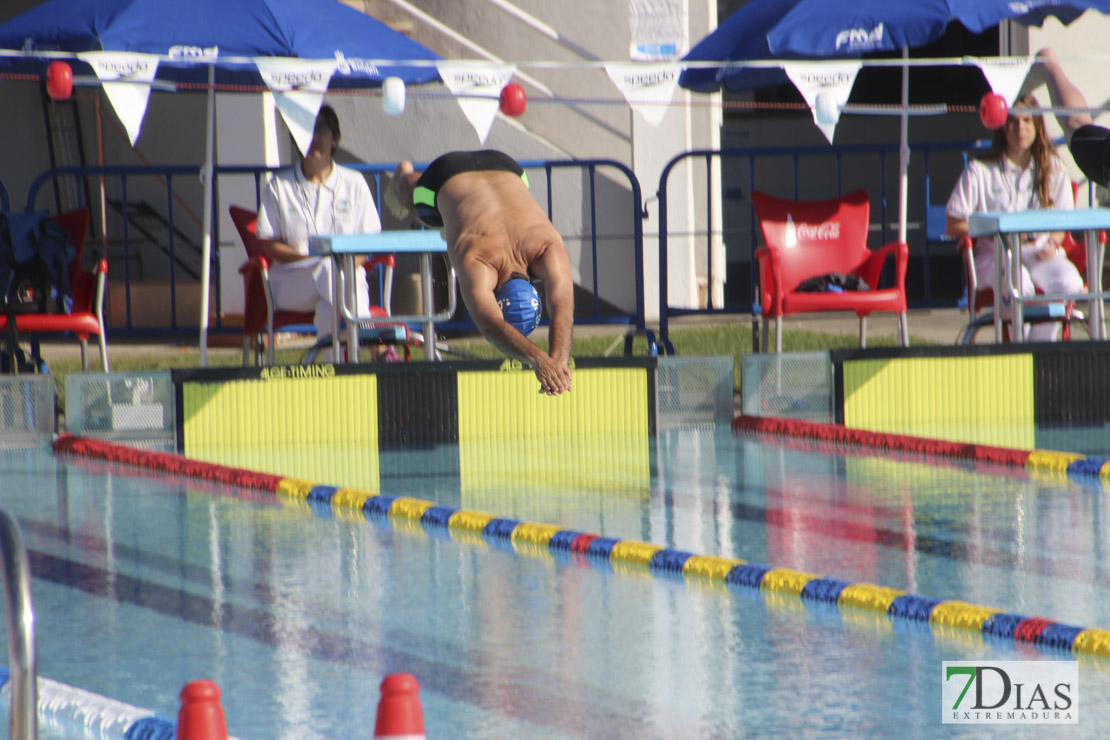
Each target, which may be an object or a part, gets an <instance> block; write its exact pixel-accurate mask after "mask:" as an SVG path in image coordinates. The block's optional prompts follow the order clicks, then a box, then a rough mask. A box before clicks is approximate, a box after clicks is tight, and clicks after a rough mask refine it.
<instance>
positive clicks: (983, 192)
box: [947, 156, 1075, 253]
mask: <svg viewBox="0 0 1110 740" xmlns="http://www.w3.org/2000/svg"><path fill="white" fill-rule="evenodd" d="M1049 162H1051V171H1050V172H1049V174H1048V192H1049V194H1050V195H1051V196H1052V206H1051V208H1053V209H1055V210H1070V209H1072V208H1074V207H1075V199H1074V197H1073V196H1072V190H1071V180H1070V179H1069V178H1068V170H1067V168H1066V167H1065V166H1064V163H1063V162H1061V161H1060V158H1059V157H1055V156H1053V157H1050V158H1049ZM1035 175H1036V167H1035V166H1034V165H1033V164H1032V163H1030V164H1029V166H1028V167H1026V168H1025V169H1021V168H1020V167H1018V166H1017V165H1016V164H1014V163H1013V162H1011V161H1010V160H1009V159H1008V158H1007V157H1005V156H1003V157H1002V158H1001V159H998V160H982V159H976V160H972V161H970V162H968V163H967V167H965V168H964V171H963V172H962V173H961V174H960V179H959V180H958V181H957V182H956V187H954V188H953V189H952V195H951V196H949V198H948V206H947V212H948V215H949V216H952V217H953V218H957V219H960V220H962V221H966V220H967V219H968V217H969V216H971V214H973V213H976V212H978V211H1003V212H1006V213H1017V212H1019V211H1030V210H1033V209H1036V208H1042V207H1044V206H1042V205H1041V201H1040V198H1038V197H1037V190H1036V179H1035ZM981 250H990V251H991V253H993V250H994V237H980V238H979V239H976V240H975V251H976V253H979V252H980V251H981Z"/></svg>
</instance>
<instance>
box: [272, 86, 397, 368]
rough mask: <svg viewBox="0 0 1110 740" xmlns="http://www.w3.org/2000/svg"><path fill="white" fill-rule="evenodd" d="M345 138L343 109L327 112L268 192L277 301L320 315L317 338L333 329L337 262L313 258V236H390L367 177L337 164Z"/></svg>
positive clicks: (361, 295) (362, 306)
mask: <svg viewBox="0 0 1110 740" xmlns="http://www.w3.org/2000/svg"><path fill="white" fill-rule="evenodd" d="M339 136H340V133H339V117H338V116H337V115H336V113H335V110H334V109H332V107H331V106H329V105H324V106H321V107H320V112H319V113H318V114H317V116H316V126H315V128H314V130H313V134H312V143H311V144H310V145H309V148H308V151H307V152H306V153H305V156H304V159H303V160H302V161H301V163H300V165H298V166H294V167H291V168H289V169H286V170H282V171H280V172H277V173H275V175H274V176H273V177H271V178H270V181H269V182H268V183H266V184H265V185H264V186H263V188H262V207H261V208H260V209H259V211H258V238H259V239H261V240H262V243H263V246H264V249H265V251H266V258H267V259H269V260H270V262H271V263H272V267H271V268H270V284H271V285H272V287H273V291H274V303H276V304H277V306H278V307H279V308H281V309H284V310H287V311H314V312H315V315H314V323H315V325H316V337H317V339H322V338H323V337H325V336H329V335H331V333H332V330H333V327H332V261H331V260H330V259H326V258H320V257H309V256H308V239H309V237H310V236H317V235H320V234H376V233H378V232H380V231H381V230H382V224H381V220H380V219H379V218H378V209H377V207H376V206H375V205H374V196H373V195H371V193H370V186H369V185H367V184H366V178H364V177H363V176H362V174H361V173H360V172H357V171H356V170H352V169H350V168H349V167H343V166H341V165H339V164H336V162H335V160H334V156H335V151H336V150H337V149H338V148H339ZM359 276H360V279H359V280H357V281H355V282H356V285H355V288H356V291H355V292H356V296H357V305H358V312H359V314H360V315H364V316H365V315H367V314H368V313H369V311H370V308H369V306H370V300H369V291H368V288H367V285H366V281H365V280H364V279H361V278H362V273H361V271H359ZM327 353H330V349H329V350H327V351H326V352H325V353H324V354H327ZM322 359H331V358H329V357H322Z"/></svg>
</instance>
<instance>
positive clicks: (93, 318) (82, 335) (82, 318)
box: [0, 208, 108, 372]
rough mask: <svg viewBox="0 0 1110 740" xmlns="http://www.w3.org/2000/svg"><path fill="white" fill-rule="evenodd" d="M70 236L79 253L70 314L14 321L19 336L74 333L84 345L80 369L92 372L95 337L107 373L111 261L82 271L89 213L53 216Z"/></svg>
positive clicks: (1, 321) (0, 320) (0, 327)
mask: <svg viewBox="0 0 1110 740" xmlns="http://www.w3.org/2000/svg"><path fill="white" fill-rule="evenodd" d="M50 218H53V219H54V220H55V221H57V222H58V223H59V224H60V225H61V227H62V228H63V229H65V230H66V232H67V233H68V234H69V243H70V245H71V246H72V247H73V248H74V249H75V250H76V253H75V256H74V258H73V260H71V261H70V263H69V284H70V291H71V292H72V296H73V308H72V310H71V311H70V313H57V314H54V313H51V314H38V313H26V314H18V315H16V317H15V330H16V333H17V334H27V335H30V336H32V337H33V336H34V335H36V334H64V333H67V332H72V333H73V334H74V336H76V337H77V340H78V341H79V342H80V343H81V368H82V369H83V370H84V371H85V372H88V370H89V335H90V334H95V335H96V337H97V340H98V343H99V345H100V364H101V367H102V368H103V370H104V372H108V347H107V344H106V342H105V339H104V284H105V281H106V280H107V276H108V261H107V260H105V259H103V258H101V259H99V260H97V262H96V266H95V267H94V268H93V270H92V272H86V271H85V270H84V269H82V267H81V256H82V254H83V253H84V250H85V234H86V233H87V231H88V228H89V209H88V208H76V209H74V210H72V211H67V212H65V213H60V214H58V215H56V216H51V217H50ZM7 328H8V317H7V316H3V315H0V332H4V331H7Z"/></svg>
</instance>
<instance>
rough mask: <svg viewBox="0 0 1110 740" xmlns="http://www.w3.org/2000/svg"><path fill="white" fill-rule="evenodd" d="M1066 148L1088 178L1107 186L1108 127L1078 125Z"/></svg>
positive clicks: (1109, 166) (1109, 168) (1109, 171)
mask: <svg viewBox="0 0 1110 740" xmlns="http://www.w3.org/2000/svg"><path fill="white" fill-rule="evenodd" d="M1068 150H1069V151H1071V158H1072V159H1074V160H1075V164H1076V165H1078V167H1079V169H1080V170H1082V171H1083V174H1084V175H1086V176H1087V179H1088V180H1090V181H1091V182H1093V183H1095V184H1096V185H1102V186H1103V187H1106V186H1107V181H1108V180H1110V129H1106V128H1103V127H1102V126H1095V125H1094V124H1087V125H1086V126H1080V127H1079V128H1077V129H1076V130H1075V133H1074V134H1072V137H1071V144H1070V145H1069V146H1068Z"/></svg>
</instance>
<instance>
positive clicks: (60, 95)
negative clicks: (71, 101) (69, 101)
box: [46, 60, 73, 100]
mask: <svg viewBox="0 0 1110 740" xmlns="http://www.w3.org/2000/svg"><path fill="white" fill-rule="evenodd" d="M46 92H47V93H48V94H49V95H50V97H52V98H54V100H65V99H66V98H68V97H69V96H70V95H71V94H72V93H73V69H72V68H71V67H70V66H69V64H68V63H66V62H63V61H61V60H58V61H54V62H51V63H50V66H49V67H47V68H46Z"/></svg>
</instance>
